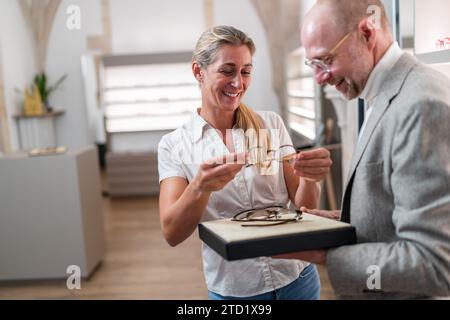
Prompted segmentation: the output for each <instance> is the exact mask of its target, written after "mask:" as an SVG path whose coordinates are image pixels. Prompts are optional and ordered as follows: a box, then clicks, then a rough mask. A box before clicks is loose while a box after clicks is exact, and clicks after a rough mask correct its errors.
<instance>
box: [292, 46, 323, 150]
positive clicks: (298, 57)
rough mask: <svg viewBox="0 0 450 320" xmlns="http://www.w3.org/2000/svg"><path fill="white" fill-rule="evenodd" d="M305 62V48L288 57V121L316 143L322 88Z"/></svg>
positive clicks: (297, 131) (296, 129) (302, 134)
mask: <svg viewBox="0 0 450 320" xmlns="http://www.w3.org/2000/svg"><path fill="white" fill-rule="evenodd" d="M304 61H305V52H304V49H303V48H298V49H296V50H294V51H293V52H291V53H290V54H289V56H288V70H287V76H288V80H287V91H288V92H287V94H288V121H289V126H290V128H291V130H293V131H294V132H295V133H298V134H300V135H301V136H303V137H305V138H307V139H308V140H310V142H314V141H315V140H316V136H317V128H318V125H317V124H318V121H319V116H320V112H319V107H320V96H321V95H320V88H318V86H317V85H316V84H315V82H314V78H313V74H312V70H310V68H309V67H307V66H306V65H305V63H304Z"/></svg>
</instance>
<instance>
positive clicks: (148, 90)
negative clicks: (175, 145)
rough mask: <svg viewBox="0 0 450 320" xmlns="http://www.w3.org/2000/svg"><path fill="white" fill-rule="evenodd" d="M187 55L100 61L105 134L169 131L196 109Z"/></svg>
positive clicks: (197, 101)
mask: <svg viewBox="0 0 450 320" xmlns="http://www.w3.org/2000/svg"><path fill="white" fill-rule="evenodd" d="M190 61H191V53H181V54H166V55H164V54H154V55H136V56H111V57H106V58H105V59H104V69H103V74H102V79H103V83H102V99H101V100H102V106H103V111H104V115H105V127H106V132H107V133H108V134H114V133H126V132H145V131H161V130H173V129H175V128H177V127H179V126H181V125H182V124H183V123H185V122H187V121H188V120H189V118H190V116H191V113H192V112H193V111H194V110H195V109H196V108H198V107H199V106H200V104H201V103H200V101H201V98H200V90H199V89H198V85H197V82H196V81H195V78H194V77H193V75H192V72H191V63H190Z"/></svg>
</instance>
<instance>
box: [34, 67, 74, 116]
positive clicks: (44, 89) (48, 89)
mask: <svg viewBox="0 0 450 320" xmlns="http://www.w3.org/2000/svg"><path fill="white" fill-rule="evenodd" d="M66 78H67V74H65V75H63V76H62V77H61V78H59V79H58V81H56V82H55V84H53V85H51V86H48V84H47V75H46V74H45V72H41V73H38V74H37V75H36V76H35V77H34V81H33V84H35V85H36V87H37V88H38V90H39V93H40V95H41V100H42V103H43V104H44V106H45V108H46V109H47V112H51V111H52V107H51V106H50V103H49V101H48V99H49V97H50V95H51V94H52V93H53V92H54V91H55V90H57V89H58V88H59V86H60V85H61V84H62V83H63V82H64V80H65V79H66Z"/></svg>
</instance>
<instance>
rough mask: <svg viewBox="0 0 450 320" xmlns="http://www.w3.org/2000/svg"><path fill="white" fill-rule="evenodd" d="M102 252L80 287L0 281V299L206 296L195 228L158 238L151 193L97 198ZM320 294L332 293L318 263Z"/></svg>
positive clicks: (56, 282)
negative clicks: (174, 241) (172, 241)
mask: <svg viewBox="0 0 450 320" xmlns="http://www.w3.org/2000/svg"><path fill="white" fill-rule="evenodd" d="M103 208H104V216H105V234H106V255H105V257H104V260H103V262H102V263H101V264H100V266H99V267H98V269H97V270H96V271H95V272H94V273H93V275H92V276H91V277H90V279H88V280H82V282H81V290H68V289H67V287H66V281H65V279H63V280H52V281H38V282H30V281H27V282H15V283H12V282H9V283H0V299H158V300H159V299H164V300H169V299H170V300H172V299H173V300H179V299H186V300H191V299H207V291H206V287H205V281H204V278H203V272H202V263H201V242H200V240H199V238H198V235H197V234H193V235H192V236H191V237H190V238H189V239H188V240H186V241H185V242H184V243H182V244H181V245H179V246H177V247H176V248H172V247H170V246H169V245H167V244H166V242H165V241H164V239H163V237H162V234H161V229H160V225H159V216H158V200H157V199H156V198H132V199H120V200H119V199H114V200H111V199H109V198H107V197H105V198H103ZM319 271H320V275H321V281H322V299H325V300H328V299H334V294H333V291H332V288H331V287H330V284H329V280H328V277H327V273H326V271H325V270H324V269H323V268H319Z"/></svg>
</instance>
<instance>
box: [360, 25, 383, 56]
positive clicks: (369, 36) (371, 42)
mask: <svg viewBox="0 0 450 320" xmlns="http://www.w3.org/2000/svg"><path fill="white" fill-rule="evenodd" d="M358 31H359V32H360V33H361V34H362V36H363V37H364V40H365V43H366V45H367V49H369V51H372V50H373V49H374V48H375V45H376V43H377V36H378V31H377V28H376V26H375V25H374V24H373V22H372V20H371V19H369V18H367V19H363V20H361V22H360V23H359V24H358Z"/></svg>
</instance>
